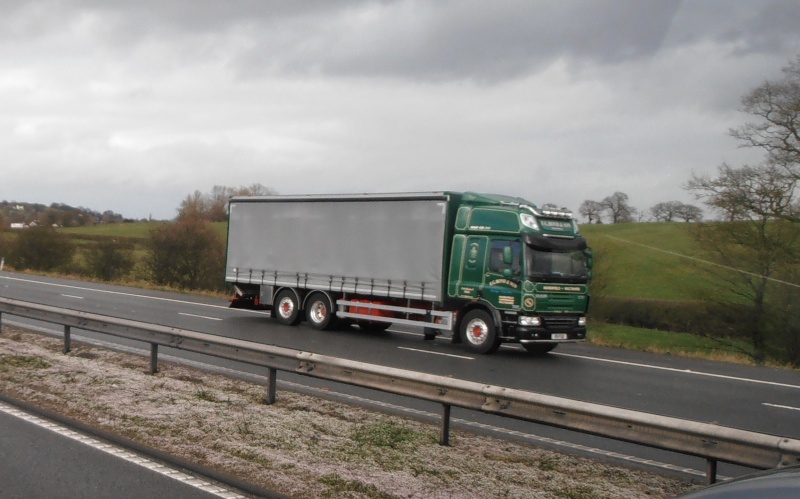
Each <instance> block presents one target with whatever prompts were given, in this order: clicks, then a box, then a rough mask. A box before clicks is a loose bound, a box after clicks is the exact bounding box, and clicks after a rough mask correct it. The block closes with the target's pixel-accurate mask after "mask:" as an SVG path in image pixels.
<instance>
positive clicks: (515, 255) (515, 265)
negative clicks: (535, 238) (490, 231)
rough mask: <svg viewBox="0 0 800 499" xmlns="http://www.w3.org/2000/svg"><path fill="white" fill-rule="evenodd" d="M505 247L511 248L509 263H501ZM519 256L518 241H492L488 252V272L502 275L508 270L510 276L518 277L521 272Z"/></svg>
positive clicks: (519, 246)
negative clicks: (510, 273)
mask: <svg viewBox="0 0 800 499" xmlns="http://www.w3.org/2000/svg"><path fill="white" fill-rule="evenodd" d="M507 247H510V248H511V255H512V261H511V263H506V262H504V261H503V251H504V250H505V248H507ZM521 256H522V243H520V242H519V241H503V240H497V241H492V246H491V249H490V250H489V272H496V273H498V274H502V273H503V272H504V271H505V270H506V269H508V270H511V272H512V275H520V273H521V271H522V263H521V262H522V258H521Z"/></svg>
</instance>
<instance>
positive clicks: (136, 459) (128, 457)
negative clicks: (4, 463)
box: [0, 402, 244, 499]
mask: <svg viewBox="0 0 800 499" xmlns="http://www.w3.org/2000/svg"><path fill="white" fill-rule="evenodd" d="M0 411H2V412H4V413H6V414H8V415H9V416H14V417H16V418H19V419H21V420H23V421H27V422H28V423H31V424H34V425H36V426H39V427H40V428H44V429H46V430H50V431H52V432H54V433H57V434H59V435H61V436H62V437H66V438H69V439H71V440H74V441H76V442H80V443H82V444H84V445H88V446H89V447H91V448H93V449H96V450H99V451H102V452H105V453H106V454H111V455H113V456H116V457H118V458H120V459H124V460H125V461H128V462H129V463H133V464H136V465H138V466H141V467H142V468H145V469H148V470H150V471H153V472H155V473H159V474H161V475H164V476H166V477H169V478H172V479H174V480H178V481H180V482H183V483H185V484H187V485H191V486H192V487H194V488H196V489H200V490H202V491H203V492H207V493H209V494H213V495H215V496H217V497H224V498H227V499H232V498H244V496H242V495H239V494H236V493H234V492H232V491H230V490H227V489H224V488H222V487H219V486H217V485H214V484H211V483H209V482H206V481H204V480H202V479H199V478H197V477H194V476H192V475H187V474H186V473H183V472H181V471H178V470H175V469H172V468H168V467H166V466H164V465H163V464H160V463H156V462H153V461H151V460H149V459H147V458H145V457H142V456H138V455H136V454H134V453H132V452H129V451H127V450H125V449H123V448H120V447H115V446H113V445H111V444H107V443H105V442H101V441H99V440H95V439H94V438H92V437H88V436H86V435H82V434H80V433H77V432H75V431H72V430H70V429H69V428H65V427H63V426H61V425H58V424H56V423H52V422H50V421H46V420H44V419H41V418H39V417H37V416H33V415H31V414H28V413H26V412H23V411H21V410H19V409H17V408H16V407H13V406H11V405H8V404H6V403H4V402H0Z"/></svg>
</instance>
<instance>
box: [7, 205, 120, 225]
mask: <svg viewBox="0 0 800 499" xmlns="http://www.w3.org/2000/svg"><path fill="white" fill-rule="evenodd" d="M124 220H125V219H124V218H123V217H122V215H120V214H119V213H114V212H113V211H111V210H106V211H104V212H102V213H101V212H98V211H94V210H91V209H89V208H83V207H73V206H69V205H67V204H63V203H53V204H51V205H50V206H46V205H43V204H39V203H22V202H16V201H0V227H9V226H11V224H23V225H25V226H31V225H33V226H39V225H46V226H48V227H52V226H54V225H56V226H59V227H80V226H84V225H94V224H98V223H116V222H122V221H124Z"/></svg>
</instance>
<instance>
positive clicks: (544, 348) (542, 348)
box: [522, 343, 558, 355]
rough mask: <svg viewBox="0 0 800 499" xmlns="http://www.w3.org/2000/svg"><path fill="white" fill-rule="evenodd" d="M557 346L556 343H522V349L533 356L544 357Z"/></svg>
mask: <svg viewBox="0 0 800 499" xmlns="http://www.w3.org/2000/svg"><path fill="white" fill-rule="evenodd" d="M557 346H558V343H523V344H522V347H523V348H524V349H525V350H527V351H528V353H530V354H533V355H546V354H547V353H548V352H550V351H551V350H553V349H554V348H555V347H557Z"/></svg>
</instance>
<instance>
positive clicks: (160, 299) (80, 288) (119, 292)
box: [0, 276, 266, 315]
mask: <svg viewBox="0 0 800 499" xmlns="http://www.w3.org/2000/svg"><path fill="white" fill-rule="evenodd" d="M0 279H8V280H11V281H20V282H30V283H34V284H44V285H46V286H58V287H62V288H67V289H77V290H81V291H93V292H96V293H106V294H109V295H119V296H131V297H134V298H147V299H148V300H157V301H165V302H169V303H182V304H184V305H195V306H201V307H211V308H222V309H225V310H240V311H242V312H251V313H255V314H261V315H266V314H265V313H264V312H262V311H259V310H247V309H243V308H229V307H227V306H223V305H211V304H210V303H198V302H193V301H186V300H176V299H174V298H160V297H157V296H148V295H141V294H136V293H123V292H122V291H110V290H107V289H93V288H85V287H81V286H71V285H69V284H58V283H54V282H44V281H36V280H33V279H21V278H19V277H8V276H0Z"/></svg>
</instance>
